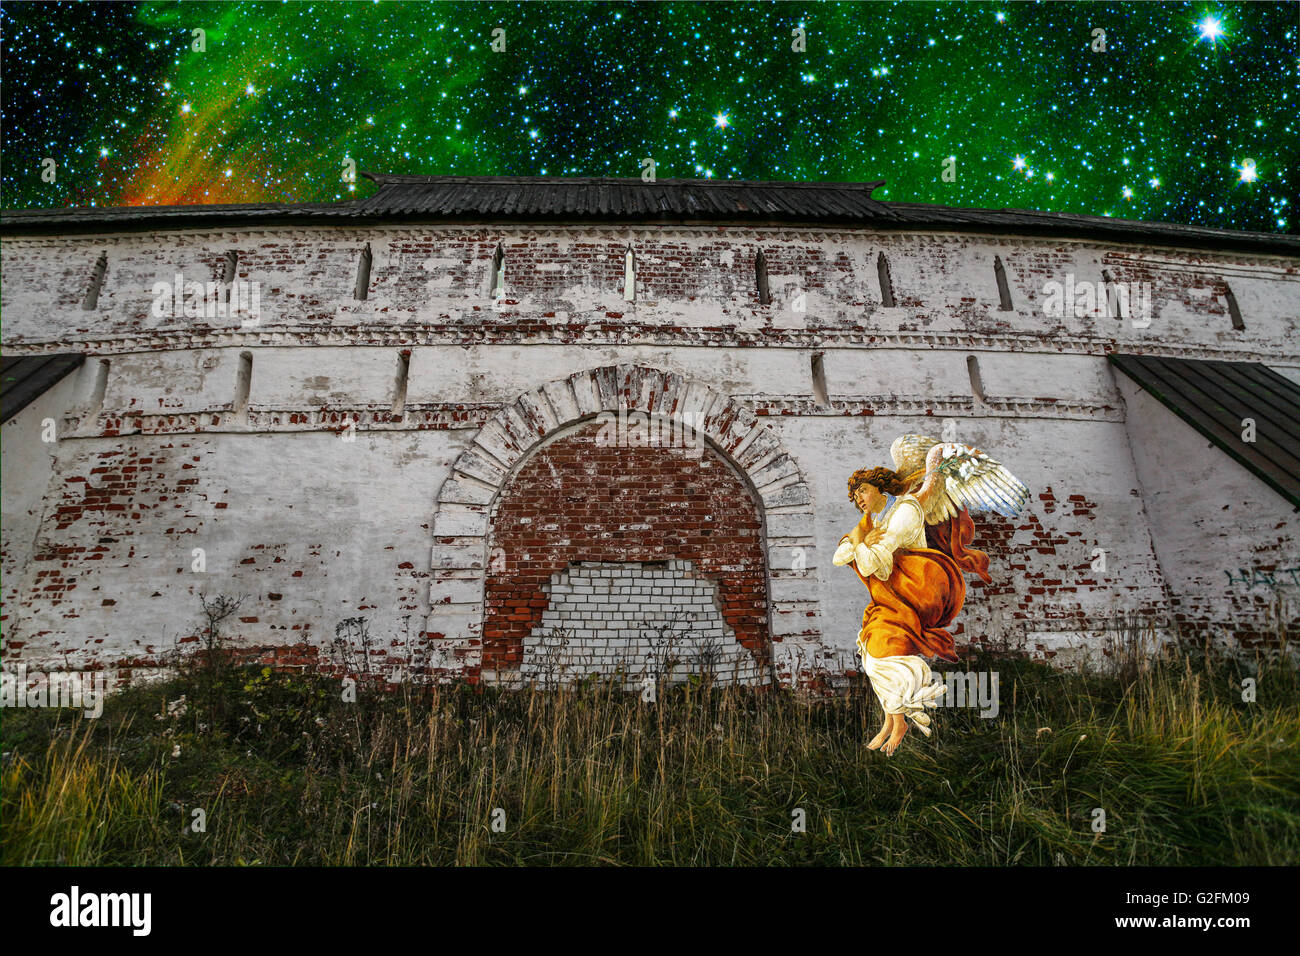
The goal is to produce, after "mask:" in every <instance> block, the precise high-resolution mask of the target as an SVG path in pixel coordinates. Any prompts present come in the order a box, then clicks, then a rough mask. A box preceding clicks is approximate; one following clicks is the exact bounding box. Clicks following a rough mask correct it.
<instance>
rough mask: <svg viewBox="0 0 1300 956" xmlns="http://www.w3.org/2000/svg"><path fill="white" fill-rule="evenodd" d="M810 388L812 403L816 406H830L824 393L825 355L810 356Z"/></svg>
mask: <svg viewBox="0 0 1300 956" xmlns="http://www.w3.org/2000/svg"><path fill="white" fill-rule="evenodd" d="M812 387H813V401H815V402H816V403H817V404H818V405H822V406H827V405H830V403H831V402H830V397H829V396H828V394H827V392H826V353H824V352H814V353H813V356H812Z"/></svg>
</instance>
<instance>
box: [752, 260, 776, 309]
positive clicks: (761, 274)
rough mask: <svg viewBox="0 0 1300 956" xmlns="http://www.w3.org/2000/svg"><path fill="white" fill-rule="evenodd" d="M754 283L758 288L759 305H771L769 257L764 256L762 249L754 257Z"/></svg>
mask: <svg viewBox="0 0 1300 956" xmlns="http://www.w3.org/2000/svg"><path fill="white" fill-rule="evenodd" d="M754 283H755V285H757V287H758V304H759V305H769V304H770V303H771V301H772V294H771V292H770V291H769V290H768V284H767V256H765V255H763V250H762V249H759V250H758V254H757V255H755V256H754Z"/></svg>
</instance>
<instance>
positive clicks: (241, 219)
mask: <svg viewBox="0 0 1300 956" xmlns="http://www.w3.org/2000/svg"><path fill="white" fill-rule="evenodd" d="M364 175H366V177H367V178H369V179H371V180H372V181H374V182H375V183H377V184H379V190H378V191H377V192H375V193H374V194H373V195H371V196H369V197H366V198H364V199H354V200H348V201H346V202H340V203H267V204H245V205H223V206H128V207H102V208H101V207H95V208H89V209H41V210H13V211H8V212H4V213H0V235H5V236H17V235H50V234H65V233H79V234H87V233H104V232H136V231H150V230H159V229H180V228H202V227H214V226H246V227H247V226H258V227H266V226H278V225H302V224H304V223H312V224H322V225H328V224H330V223H338V224H341V225H342V224H346V225H349V226H353V225H381V224H385V223H419V224H428V225H442V224H477V223H483V224H498V223H528V224H539V223H547V224H552V225H590V224H593V223H612V224H621V225H663V226H668V225H715V226H742V227H744V226H748V227H763V226H769V227H770V226H777V227H786V228H791V227H806V228H814V229H815V228H819V227H822V228H824V227H836V228H849V229H864V230H872V231H890V232H896V231H925V232H965V233H973V234H980V233H985V234H995V235H1023V236H1034V237H1040V238H1057V239H1075V240H1079V239H1082V240H1092V241H1101V242H1112V243H1122V244H1139V245H1159V246H1170V247H1175V248H1189V249H1210V250H1219V251H1245V252H1254V253H1261V254H1268V255H1283V256H1290V255H1297V254H1300V236H1291V235H1278V234H1272V233H1261V232H1235V231H1232V230H1226V229H1208V228H1205V227H1200V226H1185V225H1180V224H1176V223H1146V222H1137V221H1134V220H1125V219H1111V218H1107V217H1104V216H1082V215H1077V214H1073V213H1052V212H1039V211H1033V210H1019V209H963V208H960V207H953V206H938V205H925V204H920V203H886V202H882V201H880V200H877V199H874V198H872V195H871V194H872V191H873V190H875V189H876V188H878V187H879V186H881V185H883V181H880V180H878V181H872V182H865V183H835V182H792V183H779V182H749V181H742V180H669V179H661V180H658V181H657V183H655V184H653V186H650V187H645V185H644V184H642V183H641V182H640V180H629V179H613V178H574V179H562V178H558V177H553V178H536V177H469V176H390V175H385V174H371V173H366V174H364ZM566 186H567V187H593V186H594V187H597V188H598V189H599V191H600V195H601V196H602V197H606V199H605V200H602V203H600V204H597V203H591V202H590V201H589V197H590V193H591V190H590V189H569V190H568V191H567V192H566V191H565V187H566ZM656 187H657V191H656V193H655V195H656V198H657V201H656V204H655V205H657V207H658V211H652V208H651V205H650V204H646V203H645V202H644V201H643V197H642V196H641V190H642V188H656ZM505 194H508V195H505ZM511 197H513V199H511ZM620 197H621V198H620ZM634 197H635V198H634ZM503 198H505V199H511V201H509V202H503ZM756 207H762V208H756ZM519 208H523V209H526V210H527V212H513V213H510V212H505V211H504V210H509V209H519ZM602 209H603V211H602ZM810 209H814V210H817V211H816V212H810V211H809V210H810Z"/></svg>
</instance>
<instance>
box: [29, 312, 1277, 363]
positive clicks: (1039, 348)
mask: <svg viewBox="0 0 1300 956" xmlns="http://www.w3.org/2000/svg"><path fill="white" fill-rule="evenodd" d="M434 345H446V346H463V345H575V346H590V347H593V348H600V347H609V346H629V345H639V346H661V347H662V346H673V347H679V348H680V347H686V348H689V347H709V348H718V347H722V348H793V349H824V348H854V347H860V348H871V349H889V348H893V349H933V350H953V351H965V352H1022V353H1026V354H1046V355H1093V356H1098V357H1101V356H1105V355H1107V354H1109V353H1111V352H1116V351H1123V352H1140V353H1142V354H1149V355H1162V356H1168V357H1171V358H1189V359H1218V360H1223V361H1238V362H1240V361H1256V362H1260V361H1262V362H1265V363H1268V364H1275V365H1288V366H1293V365H1295V366H1300V352H1289V351H1284V350H1282V349H1277V348H1264V349H1261V348H1260V347H1259V345H1260V343H1256V342H1251V343H1243V344H1242V345H1241V346H1236V347H1232V346H1226V347H1225V346H1217V345H1204V344H1192V343H1178V342H1167V341H1160V340H1157V339H1142V340H1117V339H1103V338H1090V337H1087V336H1080V335H1056V336H1053V335H1031V334H1002V335H985V334H981V333H975V332H969V333H967V332H924V331H907V332H888V333H887V332H878V331H871V330H869V329H846V328H842V327H824V328H815V329H785V328H767V329H755V330H749V329H741V328H736V327H735V326H714V327H710V328H698V327H695V328H679V327H669V326H662V327H647V326H645V325H641V326H635V325H628V326H627V327H626V328H613V329H602V330H599V331H588V330H586V329H585V328H584V327H583V324H582V323H573V324H572V325H569V326H555V327H552V328H543V329H538V328H536V327H535V326H530V327H529V328H526V329H522V328H514V327H509V326H498V327H483V326H478V327H474V326H469V325H465V324H464V323H453V322H446V323H438V324H425V325H421V326H415V327H410V326H393V325H389V326H376V325H365V326H352V327H349V328H345V329H340V328H299V329H293V328H286V329H231V330H228V331H211V332H183V331H158V332H150V333H140V334H130V335H118V336H112V337H97V336H96V337H91V336H68V337H67V338H64V339H60V340H59V341H57V342H27V343H13V344H10V343H6V344H5V346H4V349H5V354H6V355H9V356H15V357H17V356H23V355H46V354H52V353H56V352H68V351H84V352H86V353H88V354H91V355H126V354H131V353H137V352H161V351H173V350H191V349H196V348H197V349H201V348H247V347H251V346H265V347H283V348H296V347H312V346H334V347H352V346H355V347H386V348H411V347H417V346H434Z"/></svg>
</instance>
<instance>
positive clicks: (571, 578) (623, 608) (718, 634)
mask: <svg viewBox="0 0 1300 956" xmlns="http://www.w3.org/2000/svg"><path fill="white" fill-rule="evenodd" d="M546 590H547V593H548V595H549V597H550V600H551V603H550V605H549V606H548V607H547V608H546V611H545V612H544V613H543V614H542V620H541V623H540V624H538V626H537V627H536V628H534V629H533V632H532V633H531V634H530V635H528V637H527V638H525V639H524V662H523V667H522V668H521V676H522V677H523V679H524V680H525V681H536V682H538V683H539V684H542V685H554V684H560V683H566V682H568V681H573V680H580V679H582V678H584V677H587V676H589V675H591V674H600V675H602V676H613V675H616V674H619V673H622V674H623V675H625V685H626V686H628V687H638V686H640V685H641V683H642V681H644V680H645V679H647V678H653V677H657V676H661V677H665V678H668V679H670V680H674V681H680V680H685V679H686V678H688V677H689V676H690V675H692V674H700V675H714V676H715V677H716V678H717V679H718V681H719V682H721V683H733V682H735V683H744V684H753V683H762V682H763V681H765V680H766V679H767V675H766V673H765V671H764V668H763V667H762V665H761V663H760V662H759V660H758V659H757V658H756V657H755V655H754V654H753V653H751V652H750V651H749V650H748V649H747V648H745V647H744V646H743V645H741V644H740V643H739V642H738V641H737V640H736V636H735V634H734V633H733V632H732V630H731V628H730V627H728V626H727V623H726V621H724V620H723V618H722V612H721V609H720V607H719V605H718V587H717V584H715V583H714V582H713V581H710V580H709V579H708V578H704V577H697V576H696V571H695V566H694V563H693V562H691V561H682V560H672V561H662V562H658V561H647V562H636V561H628V562H618V563H609V562H598V561H582V562H580V563H578V564H575V565H572V566H570V567H569V569H568V570H566V571H560V572H558V573H556V574H554V575H552V577H551V583H550V584H549V585H548V586H547V588H546Z"/></svg>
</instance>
